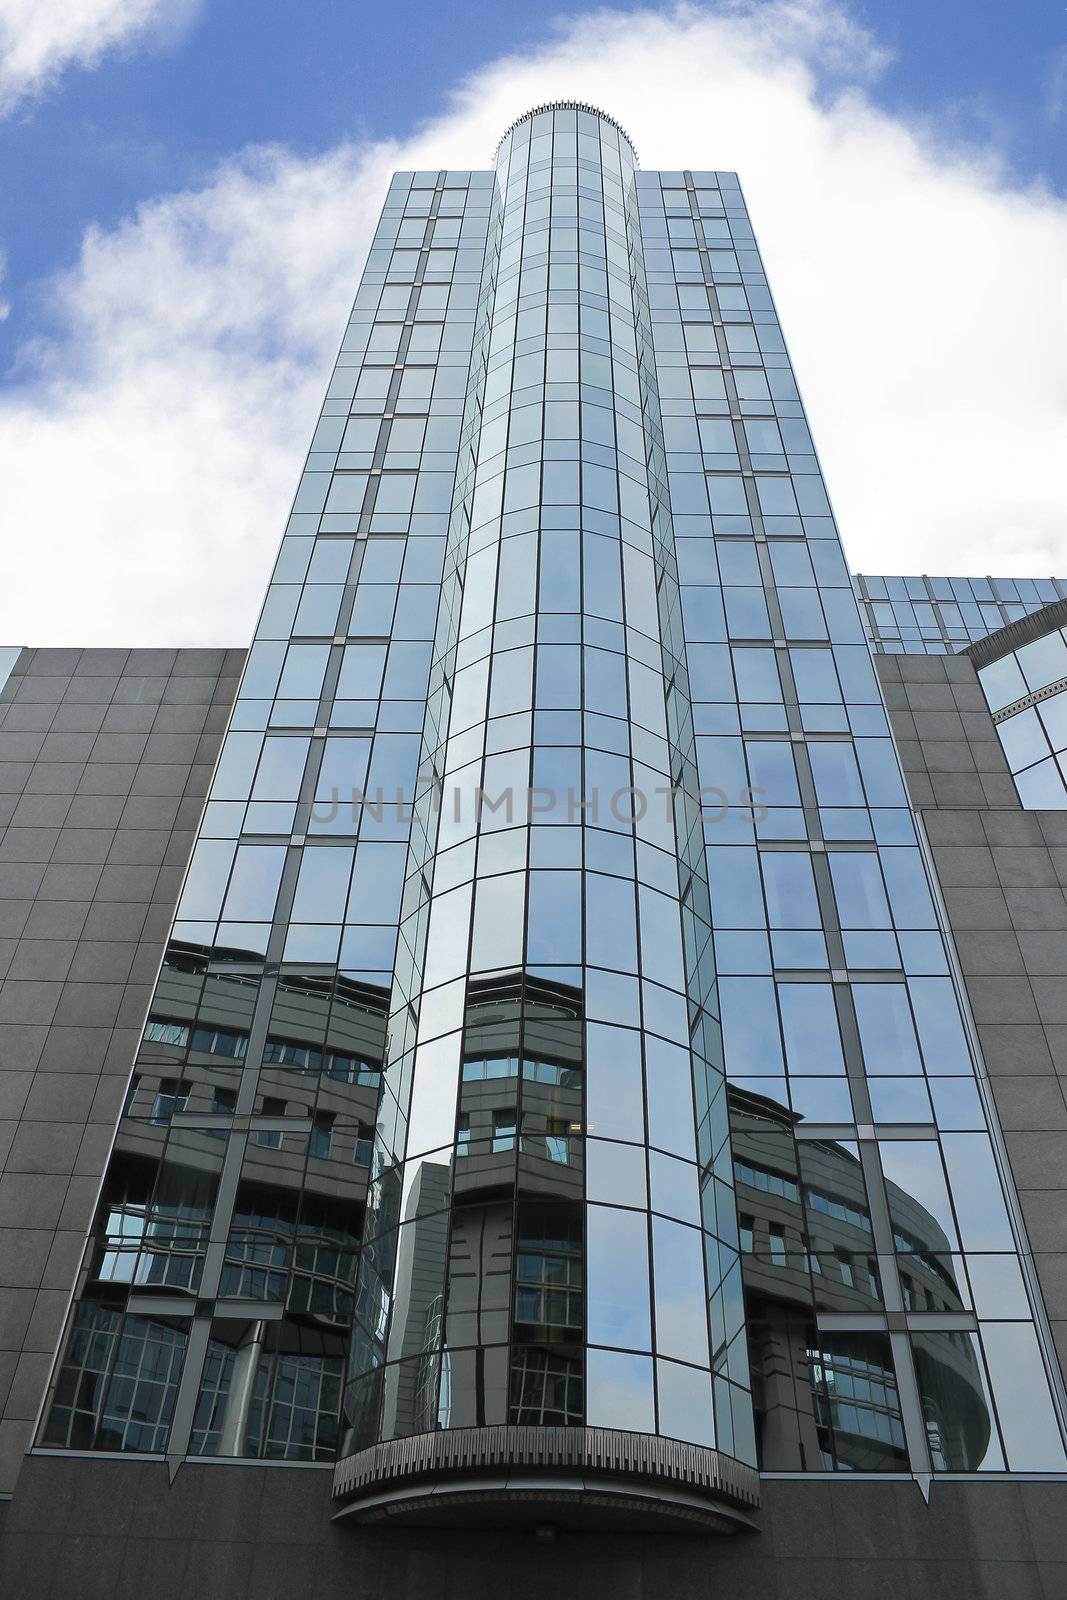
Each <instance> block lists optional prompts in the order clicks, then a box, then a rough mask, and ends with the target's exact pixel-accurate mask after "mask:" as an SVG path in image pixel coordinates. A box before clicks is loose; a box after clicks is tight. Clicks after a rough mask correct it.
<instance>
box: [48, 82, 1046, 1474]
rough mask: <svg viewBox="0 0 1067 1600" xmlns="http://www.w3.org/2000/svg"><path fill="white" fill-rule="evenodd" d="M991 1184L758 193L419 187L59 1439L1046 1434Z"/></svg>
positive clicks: (926, 893) (333, 415)
mask: <svg viewBox="0 0 1067 1600" xmlns="http://www.w3.org/2000/svg"><path fill="white" fill-rule="evenodd" d="M881 581H882V582H883V583H887V582H892V581H895V580H881ZM900 581H901V582H909V581H910V580H900ZM927 581H930V582H933V581H935V580H927ZM946 581H947V580H946ZM970 581H971V582H975V581H977V580H970ZM874 582H876V580H859V584H860V593H861V595H863V594H864V588H863V585H864V584H865V583H866V584H868V585H869V584H871V583H874ZM875 603H880V602H876V601H875V600H874V599H873V598H872V599H871V604H872V605H873V604H875ZM951 603H952V604H959V605H960V606H961V612H960V614H961V617H962V618H963V620H962V622H961V624H960V626H961V628H963V629H966V628H968V627H970V626H971V621H970V618H969V613H967V612H965V611H964V610H963V609H962V604H963V603H962V601H959V602H958V601H953V602H951ZM971 603H972V602H970V601H968V602H967V604H971ZM1005 603H1007V602H1005ZM1010 603H1011V604H1012V605H1016V606H1018V605H1022V606H1023V607H1024V608H1025V606H1026V604H1027V601H1026V600H1025V599H1020V598H1019V596H1018V592H1016V597H1015V598H1014V599H1013V600H1012V601H1011V602H1010ZM909 604H914V601H911V602H909ZM973 604H974V605H975V606H976V607H978V606H980V605H981V604H982V602H981V601H980V600H977V599H976V600H974V601H973ZM883 620H884V619H883ZM942 624H944V625H945V626H955V624H954V622H952V621H951V617H950V615H949V614H948V613H946V612H945V611H944V610H943V611H942V615H941V622H940V623H939V626H941V625H942ZM901 625H903V624H901ZM917 625H918V626H919V627H920V628H921V627H922V626H923V625H924V624H922V623H919V624H917ZM976 625H977V624H976ZM994 625H997V626H999V625H1000V623H999V620H998V622H997V623H996V624H994ZM909 626H910V624H909ZM987 631H988V630H987ZM923 637H924V638H925V636H923ZM969 637H970V635H969V634H968V633H966V632H964V633H963V634H962V636H961V642H964V643H965V642H966V640H967V639H968V638H969ZM938 638H939V639H940V638H941V636H940V635H939V636H938ZM902 640H903V634H901V635H900V636H899V639H898V641H897V642H898V643H900V644H901V647H904V646H903V644H902ZM949 647H951V646H949ZM1006 1183H1007V1180H1006V1178H1005V1175H1004V1169H1003V1164H1002V1161H1001V1158H1000V1154H999V1145H998V1142H997V1139H996V1130H995V1126H994V1124H993V1122H992V1114H991V1111H990V1102H989V1099H988V1095H987V1092H986V1089H985V1085H984V1081H983V1077H982V1074H981V1069H980V1063H979V1062H978V1061H977V1060H976V1058H975V1055H974V1053H973V1047H972V1034H971V1031H970V1029H969V1027H968V1025H967V1018H966V1014H965V1012H964V1010H963V1008H962V1002H961V998H960V995H959V993H958V990H957V987H956V983H955V980H954V977H953V973H952V967H951V964H950V961H949V955H948V952H947V949H946V942H945V932H944V929H943V927H942V926H941V924H940V922H939V916H938V911H937V908H936V905H935V900H934V897H933V894H932V892H931V887H930V883H929V880H928V876H927V868H926V864H925V860H924V856H923V852H922V848H921V845H920V841H919V838H918V836H917V833H916V827H915V822H914V819H913V816H912V813H911V810H910V808H909V805H908V800H907V796H906V793H905V790H904V785H903V781H902V778H901V775H900V771H899V768H898V764H897V760H896V755H895V752H894V748H893V744H892V740H891V738H890V732H889V726H888V722H887V719H886V714H885V711H884V708H883V705H882V701H881V695H880V691H879V687H878V682H877V678H876V676H875V672H874V668H873V664H872V661H871V655H870V650H869V647H868V643H867V639H866V637H865V633H864V624H863V621H862V620H861V614H860V607H859V605H858V603H857V598H856V593H855V592H854V589H853V584H852V580H851V578H850V575H849V572H848V569H847V567H846V564H845V561H844V558H843V555H842V552H841V546H840V542H839V539H838V535H837V530H836V528H835V525H834V521H833V517H832V513H831V510H830V506H829V503H828V501H827V497H826V492H825V489H824V487H823V483H822V479H821V476H820V472H819V467H818V462H817V460H816V457H815V453H814V448H813V445H812V442H811V438H810V434H809V432H808V429H807V425H806V422H805V419H804V413H803V408H802V406H801V403H800V399H799V396H798V393H797V389H796V384H795V381H794V378H793V375H792V372H791V369H790V365H789V359H788V355H787V353H786V350H785V345H784V342H783V339H782V334H781V330H780V328H779V325H778V322H777V319H776V315H775V312H774V308H773V303H772V301H771V297H770V292H769V289H768V286H767V282H766V279H765V277H764V274H763V268H762V263H761V260H760V256H759V254H758V251H757V249H756V246H755V242H754V238H753V235H752V229H751V225H750V223H749V220H748V217H747V213H746V211H745V206H744V202H743V200H742V196H741V191H740V188H739V186H738V182H737V178H736V176H735V175H734V174H733V173H727V172H681V171H679V172H658V173H645V172H641V171H639V170H637V168H636V159H635V156H634V153H633V150H632V147H631V146H630V144H629V141H628V140H627V138H626V136H625V134H624V133H623V132H622V131H621V130H620V129H619V128H618V126H617V125H616V124H615V123H614V122H613V121H612V120H611V119H610V118H608V117H605V116H603V115H600V114H598V113H596V112H594V111H592V110H590V109H588V108H582V107H576V106H562V107H555V108H547V109H543V110H540V111H538V112H536V113H531V114H529V115H528V116H526V117H524V118H522V119H520V121H519V122H517V123H516V124H515V125H514V126H513V128H512V129H510V130H509V132H508V134H507V135H506V136H505V138H504V140H503V142H502V144H501V146H500V148H499V150H498V152H497V156H496V161H495V166H494V169H493V170H492V171H487V172H428V173H398V174H397V175H396V176H395V177H394V179H393V182H392V185H391V188H390V191H389V194H388V197H387V200H386V205H385V209H384V211H383V214H382V219H381V222H380V224H379V228H378V232H377V234H376V236H375V240H374V243H373V246H372V248H371V252H370V255H369V258H368V263H367V268H366V271H365V273H364V276H363V280H362V283H361V286H360V289H359V293H358V295H357V298H356V302H355V307H354V310H353V314H352V318H351V321H350V323H349V326H348V329H347V332H346V335H345V339H344V343H343V345H342V350H341V354H340V356H339V359H338V364H337V366H336V368H335V370H334V374H333V378H332V381H331V384H330V388H329V391H328V396H327V399H326V402H325V405H324V407H323V412H322V416H321V419H320V421H319V425H318V427H317V429H316V433H315V437H314V440H313V443H312V449H311V453H310V455H309V457H308V462H307V467H306V470H305V473H304V475H303V477H302V479H301V483H300V486H299V489H298V492H297V496H296V500H295V503H294V507H293V511H292V515H291V517H290V519H289V523H288V526H287V529H286V533H285V537H284V539H283V542H282V548H281V553H280V555H279V558H278V562H277V565H276V568H275V571H274V575H273V578H272V581H271V584H270V588H269V590H268V594H267V599H266V603H265V606H264V610H263V613H262V616H261V619H260V623H259V626H258V629H257V633H256V639H255V642H254V644H253V647H252V650H251V653H250V656H249V660H248V665H247V668H246V671H245V676H244V680H243V683H242V686H241V691H240V694H239V696H238V700H237V703H236V706H235V708H234V712H233V717H232V720H231V724H230V730H229V733H228V735H227V738H226V741H225V745H224V747H223V752H222V755H221V758H220V761H219V765H218V769H217V771H216V774H215V778H214V783H213V786H212V789H211V794H210V797H209V801H208V804H207V807H206V810H205V814H204V819H203V824H202V826H201V830H200V836H199V839H198V842H197V845H196V848H195V851H194V854H193V858H192V861H191V864H190V867H189V871H188V875H187V879H186V883H185V887H184V891H183V894H182V898H181V901H180V904H179V909H178V915H177V920H176V922H175V925H174V929H173V933H172V937H171V939H170V942H169V944H168V948H167V952H166V956H165V959H164V964H163V969H162V973H161V975H160V979H159V983H158V985H157V989H156V993H155V997H154V1000H153V1002H152V1006H151V1010H150V1016H149V1020H148V1024H147V1027H146V1030H145V1034H144V1039H143V1042H142V1045H141V1048H140V1052H139V1055H138V1059H137V1063H136V1066H135V1070H134V1076H133V1079H132V1082H131V1088H130V1092H129V1096H128V1099H127V1105H126V1109H125V1112H124V1114H123V1118H122V1122H121V1124H120V1127H119V1131H118V1136H117V1142H116V1146H115V1150H114V1154H113V1156H112V1159H111V1163H110V1166H109V1169H108V1174H107V1177H106V1180H105V1185H104V1189H103V1192H102V1196H101V1201H100V1207H99V1212H98V1217H97V1223H96V1228H95V1231H94V1235H93V1238H92V1239H91V1241H90V1244H89V1247H88V1250H87V1253H86V1257H85V1261H84V1264H83V1268H82V1273H81V1277H80V1280H79V1285H78V1290H77V1295H76V1301H75V1307H74V1311H73V1313H72V1319H71V1323H70V1328H69V1332H68V1335H67V1340H66V1343H65V1346H64V1349H63V1352H62V1355H61V1359H60V1362H59V1365H58V1367H57V1372H56V1376H55V1380H54V1386H53V1394H52V1398H51V1400H50V1403H49V1405H48V1407H47V1408H46V1412H45V1418H44V1422H43V1424H42V1431H41V1435H40V1441H39V1442H40V1444H41V1445H42V1446H43V1447H52V1448H81V1449H86V1448H88V1449H101V1450H132V1451H142V1452H154V1453H164V1454H168V1455H170V1456H172V1457H174V1458H177V1459H180V1458H182V1457H184V1456H186V1455H200V1456H203V1455H208V1456H222V1455H231V1456H238V1457H259V1458H265V1457H269V1458H274V1459H279V1460H291V1461H327V1460H333V1459H334V1458H335V1457H337V1456H340V1458H341V1459H342V1461H343V1462H346V1463H352V1462H353V1461H355V1462H357V1463H358V1462H360V1461H363V1460H365V1459H371V1458H373V1459H379V1457H378V1456H375V1452H379V1453H380V1452H381V1451H382V1450H383V1449H385V1448H390V1449H391V1448H393V1447H394V1446H395V1445H396V1444H397V1441H410V1442H411V1443H412V1448H414V1444H415V1442H417V1441H418V1440H420V1439H425V1438H427V1437H429V1436H434V1437H435V1438H438V1439H440V1438H442V1437H444V1436H451V1437H454V1438H455V1439H456V1440H457V1441H459V1442H457V1444H456V1447H455V1449H456V1455H455V1456H454V1457H453V1458H450V1459H453V1460H458V1459H459V1452H460V1450H461V1448H462V1443H461V1441H462V1437H463V1436H464V1435H465V1434H472V1433H473V1432H475V1431H477V1430H490V1431H491V1430H494V1429H499V1430H507V1429H523V1430H527V1429H529V1428H531V1427H533V1428H538V1427H540V1428H544V1429H560V1430H564V1432H565V1433H567V1434H568V1435H570V1434H571V1433H573V1432H574V1431H577V1430H586V1431H587V1432H595V1431H596V1430H606V1431H610V1432H612V1433H613V1434H617V1435H625V1436H641V1437H642V1438H644V1439H647V1440H651V1441H653V1442H657V1441H664V1443H665V1445H670V1446H671V1447H672V1448H673V1445H674V1444H675V1443H678V1444H680V1445H684V1446H685V1447H687V1448H688V1449H690V1450H692V1451H696V1452H699V1451H701V1450H704V1451H707V1450H711V1449H714V1450H717V1451H718V1452H720V1453H721V1455H722V1456H723V1457H725V1458H731V1459H732V1460H734V1461H737V1462H740V1463H744V1464H747V1465H748V1466H757V1465H758V1466H759V1467H761V1468H762V1469H763V1470H765V1471H784V1472H793V1471H815V1472H823V1471H829V1472H837V1471H845V1472H855V1471H871V1470H876V1471H883V1472H884V1471H890V1472H893V1471H917V1472H924V1473H925V1472H930V1471H967V1472H970V1471H997V1470H1005V1469H1008V1470H1018V1471H1024V1470H1034V1471H1044V1470H1054V1469H1055V1470H1058V1469H1062V1468H1063V1467H1064V1465H1065V1461H1064V1454H1063V1443H1062V1437H1061V1430H1060V1423H1059V1417H1058V1410H1057V1401H1056V1399H1055V1397H1054V1390H1053V1388H1052V1386H1051V1385H1052V1378H1051V1373H1052V1367H1051V1364H1050V1362H1049V1359H1048V1356H1047V1351H1046V1348H1045V1344H1044V1341H1043V1338H1042V1336H1041V1334H1040V1332H1039V1327H1040V1326H1043V1322H1042V1321H1041V1311H1040V1307H1039V1305H1038V1303H1037V1301H1036V1299H1035V1296H1034V1290H1033V1288H1032V1284H1031V1279H1030V1275H1029V1272H1028V1269H1027V1251H1026V1247H1025V1242H1024V1240H1023V1238H1022V1235H1021V1232H1020V1227H1019V1223H1018V1220H1017V1214H1016V1209H1015V1207H1014V1205H1013V1203H1012V1200H1011V1196H1010V1193H1009V1191H1008V1189H1007V1187H1006ZM546 1437H547V1435H546ZM501 1448H503V1447H501ZM619 1448H620V1449H623V1448H624V1447H623V1446H620V1447H619ZM625 1448H627V1449H628V1448H631V1447H630V1446H626V1447H625ZM503 1459H506V1454H505V1456H504V1457H503ZM627 1459H629V1458H627ZM686 1460H696V1457H695V1456H687V1457H686ZM687 1470H688V1469H687ZM694 1470H695V1469H694ZM651 1475H653V1476H654V1475H655V1474H654V1473H652V1474H651ZM346 1481H347V1480H346Z"/></svg>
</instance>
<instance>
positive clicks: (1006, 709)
mask: <svg viewBox="0 0 1067 1600" xmlns="http://www.w3.org/2000/svg"><path fill="white" fill-rule="evenodd" d="M1065 623H1067V606H1065V605H1063V604H1062V603H1061V604H1058V605H1056V604H1054V605H1050V606H1048V607H1047V608H1046V609H1044V610H1043V611H1041V612H1040V613H1036V614H1034V615H1033V616H1032V617H1031V618H1030V622H1029V625H1028V626H1027V627H1026V628H1025V629H1018V628H1016V629H1008V630H1006V631H1005V632H1004V634H1003V635H996V636H994V637H992V638H990V639H988V640H986V641H985V645H984V647H983V648H982V649H981V650H980V651H977V652H975V663H976V665H977V668H978V678H979V682H980V683H981V685H982V692H983V693H984V695H985V697H986V703H987V705H988V706H989V711H990V715H991V716H992V718H993V721H994V723H995V725H996V729H997V733H998V735H999V737H1000V743H1001V747H1002V748H1003V751H1004V755H1005V757H1006V758H1007V762H1008V765H1009V767H1010V768H1011V771H1012V776H1013V778H1014V779H1015V787H1016V789H1017V790H1018V792H1019V799H1020V800H1021V801H1022V804H1023V805H1024V806H1025V807H1026V808H1027V809H1028V810H1030V809H1033V810H1045V811H1062V810H1063V809H1064V808H1065V807H1067V629H1065V627H1064V624H1065Z"/></svg>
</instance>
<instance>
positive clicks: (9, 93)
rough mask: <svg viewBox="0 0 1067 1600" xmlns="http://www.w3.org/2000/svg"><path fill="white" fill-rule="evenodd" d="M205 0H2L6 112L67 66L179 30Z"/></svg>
mask: <svg viewBox="0 0 1067 1600" xmlns="http://www.w3.org/2000/svg"><path fill="white" fill-rule="evenodd" d="M199 7H200V0H0V116H3V115H7V114H8V113H9V112H11V111H12V110H14V108H15V107H16V106H17V105H19V104H20V103H21V102H22V101H23V100H25V99H27V98H28V97H31V96H34V95H37V94H40V93H41V92H42V91H43V90H45V89H48V88H50V87H51V85H52V84H53V83H54V82H55V81H56V79H57V78H58V77H59V75H60V73H61V72H62V71H63V69H64V68H65V67H67V66H71V65H75V66H80V67H93V66H95V65H96V64H97V62H98V61H99V60H100V58H101V56H103V55H104V54H105V53H106V52H107V51H109V50H113V49H115V47H116V46H118V45H126V44H130V43H132V42H134V41H138V42H141V43H144V42H158V41H160V40H163V39H171V38H174V37H175V36H177V35H178V34H179V33H180V32H181V31H182V30H183V29H184V28H185V27H186V26H187V24H188V23H189V22H190V21H191V19H192V17H193V16H194V15H195V13H196V12H197V11H198V10H199Z"/></svg>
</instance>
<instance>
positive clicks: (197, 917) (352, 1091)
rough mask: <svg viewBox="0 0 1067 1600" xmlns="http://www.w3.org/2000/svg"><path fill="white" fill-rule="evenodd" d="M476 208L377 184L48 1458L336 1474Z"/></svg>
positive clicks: (467, 334) (423, 177)
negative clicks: (101, 1454) (364, 247)
mask: <svg viewBox="0 0 1067 1600" xmlns="http://www.w3.org/2000/svg"><path fill="white" fill-rule="evenodd" d="M492 185H493V179H492V176H491V174H489V173H466V172H463V173H452V172H424V173H414V174H413V173H398V174H397V175H396V177H395V178H394V179H393V182H392V184H391V186H390V190H389V195H388V198H387V200H386V204H385V208H384V210H383V213H382V217H381V220H380V222H379V225H378V228H377V232H376V234H375V237H374V242H373V244H372V247H371V250H370V254H369V257H368V260H367V267H366V271H365V273H364V276H363V280H362V284H361V287H360V290H359V293H358V296H357V298H356V302H355V306H354V309H353V312H352V316H351V320H350V322H349V325H348V328H347V331H346V334H345V338H344V343H343V345H342V349H341V353H340V355H339V357H338V361H337V365H336V367H335V369H334V373H333V376H332V379H331V381H330V385H329V389H328V391H327V396H326V400H325V403H324V405H323V409H322V415H321V418H320V421H319V423H318V427H317V429H316V431H315V436H314V439H313V442H312V447H311V453H310V455H309V456H308V459H307V466H306V470H305V472H304V474H303V476H302V478H301V482H300V486H299V489H298V492H297V496H296V500H295V503H294V508H293V512H292V515H291V516H290V519H289V523H288V526H287V530H286V534H285V537H284V539H283V541H282V546H281V551H280V554H279V557H278V561H277V564H276V566H275V570H274V575H273V577H272V579H271V583H270V587H269V589H268V592H267V597H266V603H265V605H264V608H263V612H262V615H261V617H260V620H259V624H258V626H257V629H256V636H255V641H254V643H253V645H252V649H251V652H250V655H249V658H248V663H247V666H246V669H245V673H244V677H243V680H242V684H241V689H240V693H239V695H238V699H237V702H236V705H235V707H234V711H233V714H232V719H231V723H230V729H229V731H228V733H227V736H226V739H225V742H224V745H223V749H222V752H221V756H220V760H219V764H218V768H217V771H216V773H215V776H214V781H213V783H212V787H211V791H210V795H209V799H208V803H207V807H206V811H205V814H204V818H203V822H202V825H201V828H200V835H199V840H198V843H197V845H196V848H195V850H194V853H193V857H192V861H191V864H190V867H189V870H188V874H187V877H186V882H185V886H184V890H183V893H182V896H181V901H180V903H179V906H178V912H177V921H176V922H175V925H174V928H173V933H172V937H171V939H170V942H169V944H168V946H167V951H166V954H165V957H164V961H163V968H162V973H161V975H160V978H159V981H158V984H157V987H156V991H155V995H154V998H153V1000H152V1004H151V1008H150V1015H149V1019H148V1024H147V1027H146V1029H145V1033H144V1039H143V1043H142V1045H141V1048H140V1051H139V1054H138V1057H137V1061H136V1065H135V1070H134V1076H133V1079H132V1083H131V1087H130V1092H129V1096H128V1100H127V1104H126V1108H125V1112H124V1114H123V1117H122V1121H121V1124H120V1126H119V1130H118V1136H117V1140H116V1144H115V1149H114V1153H113V1155H112V1158H111V1161H110V1164H109V1167H108V1172H107V1176H106V1179H105V1183H104V1189H103V1194H102V1197H101V1201H100V1206H99V1212H98V1216H97V1220H96V1225H95V1228H94V1234H93V1237H92V1239H91V1240H90V1243H89V1247H88V1250H87V1254H86V1258H85V1262H84V1264H83V1267H82V1271H81V1275H80V1278H79V1283H78V1290H77V1302H76V1307H75V1310H74V1313H73V1317H72V1322H71V1327H70V1331H69V1334H68V1337H67V1340H66V1343H65V1346H64V1350H63V1354H62V1360H61V1362H60V1365H59V1368H58V1372H57V1375H56V1379H55V1383H54V1390H53V1396H52V1398H51V1400H50V1403H49V1406H48V1409H47V1411H46V1415H45V1421H44V1424H43V1429H42V1432H41V1436H40V1438H41V1443H42V1444H43V1445H44V1446H50V1447H55V1446H59V1447H64V1446H66V1447H75V1448H82V1449H84V1448H91V1449H102V1450H136V1451H152V1452H166V1453H168V1454H170V1455H172V1456H174V1457H181V1456H182V1455H183V1454H196V1455H235V1456H256V1457H270V1458H277V1459H282V1460H294V1461H301V1460H303V1461H324V1462H328V1461H332V1460H333V1459H334V1457H335V1454H336V1451H337V1447H338V1442H339V1436H340V1426H341V1401H342V1391H343V1381H344V1367H345V1358H346V1355H347V1349H348V1342H349V1330H350V1327H351V1323H352V1317H353V1308H354V1301H355V1294H356V1263H357V1255H358V1249H359V1243H360V1239H361V1235H362V1231H363V1214H364V1207H365V1203H366V1196H367V1189H368V1183H369V1181H370V1176H371V1161H372V1154H373V1132H374V1125H375V1122H376V1119H377V1112H378V1104H379V1098H380V1094H381V1080H382V1069H383V1063H384V1057H385V1045H386V1037H387V1032H388V1030H389V1028H390V1026H391V1024H390V1019H389V1003H390V990H391V985H392V980H393V967H394V960H395V947H396V942H397V927H398V924H399V922H400V916H401V898H402V894H403V891H404V877H405V864H406V860H407V853H408V840H409V835H410V831H411V805H412V802H413V800H414V795H415V787H416V774H417V769H418V763H419V753H420V746H421V739H422V728H423V721H424V718H425V715H426V709H427V684H428V680H429V672H430V660H431V654H432V649H433V637H434V630H435V627H436V619H437V611H438V604H439V600H440V595H441V573H442V568H443V563H444V558H445V546H446V542H447V534H448V511H449V506H450V503H451V499H452V490H453V484H454V481H455V474H456V462H457V456H458V450H459V435H460V426H461V420H462V411H463V397H464V395H465V393H466V389H467V378H468V369H469V366H470V357H471V348H472V341H473V326H474V318H475V311H476V307H477V302H478V294H479V283H480V277H481V270H482V261H483V256H484V252H485V241H486V234H487V227H488V220H489V206H490V200H491V196H492ZM364 796H366V799H364ZM392 1025H395V1023H394V1024H392Z"/></svg>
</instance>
